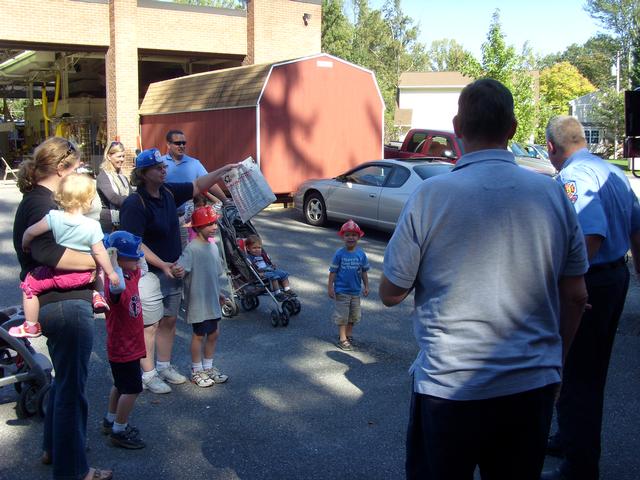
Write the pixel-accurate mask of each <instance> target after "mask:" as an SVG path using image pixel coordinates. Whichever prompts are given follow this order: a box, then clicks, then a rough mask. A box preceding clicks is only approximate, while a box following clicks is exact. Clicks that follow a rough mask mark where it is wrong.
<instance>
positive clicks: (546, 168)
mask: <svg viewBox="0 0 640 480" xmlns="http://www.w3.org/2000/svg"><path fill="white" fill-rule="evenodd" d="M507 148H508V149H509V150H510V151H511V152H512V153H513V155H514V156H515V157H516V163H517V164H518V165H520V166H521V167H525V168H527V169H529V170H533V171H534V172H538V173H542V174H543V175H547V176H549V177H553V176H554V175H555V174H556V173H557V172H556V167H554V166H553V164H552V163H551V160H549V157H546V158H545V157H542V156H538V155H537V154H536V153H533V154H532V153H531V151H530V150H527V149H526V148H525V147H523V146H522V145H520V144H519V143H516V142H511V143H510V144H509V146H508V147H507Z"/></svg>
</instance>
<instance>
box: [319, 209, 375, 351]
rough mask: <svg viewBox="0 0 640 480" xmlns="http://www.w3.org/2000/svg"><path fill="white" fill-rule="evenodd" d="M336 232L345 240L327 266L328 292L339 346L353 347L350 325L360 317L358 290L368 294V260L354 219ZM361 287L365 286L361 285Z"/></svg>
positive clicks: (360, 233) (365, 294)
mask: <svg viewBox="0 0 640 480" xmlns="http://www.w3.org/2000/svg"><path fill="white" fill-rule="evenodd" d="M338 234H339V235H340V236H341V237H342V239H343V240H344V247H342V248H340V249H339V250H338V251H337V252H336V253H335V255H334V256H333V260H332V261H331V265H330V266H329V285H328V288H327V290H328V294H329V297H330V298H333V299H335V310H334V312H333V320H334V322H335V323H336V325H338V331H339V335H340V336H339V338H338V344H337V345H338V347H339V348H341V349H342V350H352V349H353V326H354V325H355V324H356V323H358V322H359V321H360V318H361V317H362V313H361V310H360V294H361V293H362V295H364V296H365V297H366V296H368V295H369V276H368V274H367V272H368V271H369V268H370V267H369V260H368V259H367V255H366V254H365V253H364V251H363V250H362V249H361V248H360V247H358V240H360V238H361V237H362V236H363V235H364V232H363V231H362V230H360V227H359V226H358V224H357V223H356V222H354V221H353V220H349V221H348V222H346V223H345V224H344V225H342V227H341V228H340V232H338ZM363 287H364V288H363Z"/></svg>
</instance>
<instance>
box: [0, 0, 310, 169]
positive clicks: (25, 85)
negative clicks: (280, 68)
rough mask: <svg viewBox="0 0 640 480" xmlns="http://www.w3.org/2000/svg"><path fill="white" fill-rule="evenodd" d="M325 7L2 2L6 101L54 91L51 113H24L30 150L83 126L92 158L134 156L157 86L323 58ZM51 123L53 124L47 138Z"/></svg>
mask: <svg viewBox="0 0 640 480" xmlns="http://www.w3.org/2000/svg"><path fill="white" fill-rule="evenodd" d="M239 3H241V2H239ZM321 3H322V2H321V0H248V1H246V2H245V7H246V8H244V9H241V8H239V9H222V8H211V7H197V6H190V5H181V4H177V3H171V2H166V1H159V0H2V2H0V17H1V18H3V19H4V21H3V22H2V25H1V26H0V98H16V97H24V98H30V99H31V98H40V96H41V90H42V88H45V89H46V92H47V97H46V98H47V100H48V109H47V110H46V111H45V112H43V109H42V108H41V107H29V108H28V115H27V111H25V120H26V122H27V126H26V129H25V137H27V140H28V141H30V142H31V143H36V142H37V141H38V140H41V139H42V138H44V137H46V136H47V134H48V133H51V132H53V131H55V128H57V127H56V124H59V123H61V122H67V123H68V125H67V124H65V125H64V126H65V128H71V129H72V130H71V131H74V132H76V130H73V128H78V130H77V132H76V133H77V134H78V135H79V134H80V132H81V130H80V129H79V127H80V124H81V123H82V122H84V123H85V124H86V125H88V127H87V128H86V132H85V133H86V135H87V138H86V141H87V142H88V143H90V144H91V145H90V147H91V148H89V149H88V150H87V155H90V156H91V157H96V156H97V155H99V154H100V153H101V152H100V150H101V148H96V146H97V145H98V144H99V142H100V141H103V142H106V141H108V140H113V139H116V138H118V139H120V140H121V141H122V142H123V143H124V144H125V146H127V147H128V148H130V149H131V151H133V150H134V149H135V148H136V146H137V145H139V138H138V136H139V117H138V108H139V104H140V101H141V99H142V97H143V96H144V93H145V91H146V89H147V87H148V85H149V83H151V82H155V81H159V80H165V79H169V78H175V77H179V76H183V75H187V74H191V73H198V72H204V71H210V70H217V69H221V68H228V67H233V66H240V65H249V64H260V63H267V62H275V61H279V60H285V59H289V58H295V57H301V56H305V55H310V54H315V53H318V52H320V32H321ZM56 78H58V81H59V85H60V86H59V88H58V89H57V90H58V91H59V93H58V97H59V102H58V103H57V107H58V108H57V111H56V112H53V111H52V106H53V104H54V100H55V99H54V96H55V90H56V87H55V83H56ZM62 113H67V114H70V115H71V116H66V118H60V115H61V114H62ZM44 117H48V118H49V119H50V121H51V122H52V124H51V125H50V127H49V128H48V132H46V131H45V130H44V125H46V124H47V121H45V118H44ZM101 119H102V122H101ZM74 122H75V123H76V124H77V125H75V126H74ZM100 123H102V125H99V124H100ZM100 129H102V130H100ZM65 131H66V130H65ZM82 132H84V130H82ZM83 134H84V133H83ZM98 137H100V138H98ZM83 138H84V137H83ZM93 160H94V163H95V162H96V161H97V159H96V158H93Z"/></svg>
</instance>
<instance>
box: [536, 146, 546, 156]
mask: <svg viewBox="0 0 640 480" xmlns="http://www.w3.org/2000/svg"><path fill="white" fill-rule="evenodd" d="M536 150H538V152H540V153H541V154H542V156H543V157H544V158H546V159H548V158H549V153H548V152H547V148H546V147H545V146H544V145H536Z"/></svg>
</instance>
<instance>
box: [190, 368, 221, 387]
mask: <svg viewBox="0 0 640 480" xmlns="http://www.w3.org/2000/svg"><path fill="white" fill-rule="evenodd" d="M191 382H193V383H195V384H196V385H197V386H199V387H203V388H206V387H210V386H211V385H213V384H214V383H215V382H214V381H213V379H211V378H209V376H208V375H207V374H206V373H205V372H204V370H200V371H198V372H193V373H192V374H191Z"/></svg>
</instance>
